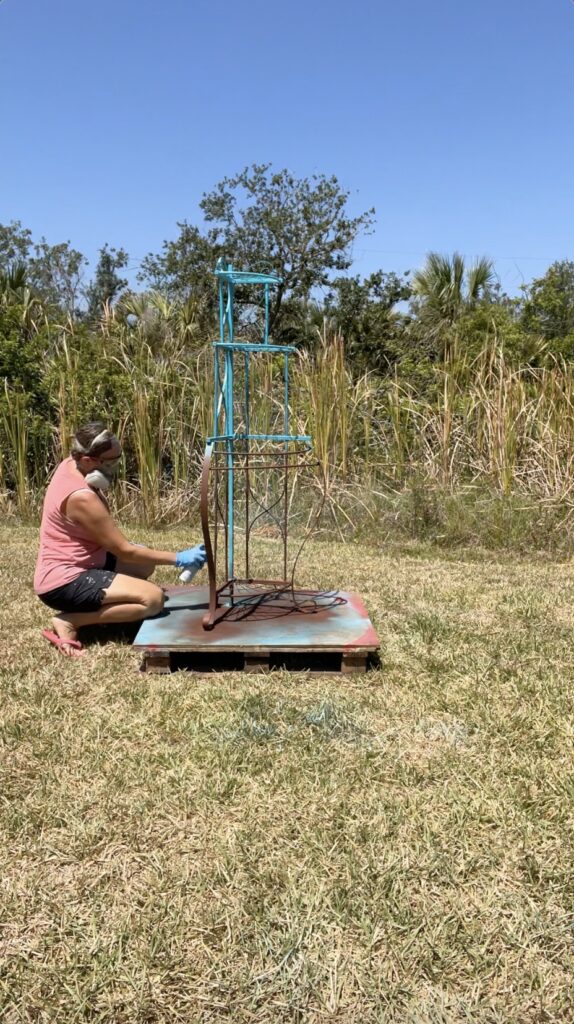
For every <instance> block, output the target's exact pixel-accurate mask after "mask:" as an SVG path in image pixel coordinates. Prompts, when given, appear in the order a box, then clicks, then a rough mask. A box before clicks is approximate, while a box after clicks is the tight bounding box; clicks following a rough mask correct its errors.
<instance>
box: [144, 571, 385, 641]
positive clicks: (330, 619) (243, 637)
mask: <svg viewBox="0 0 574 1024" xmlns="http://www.w3.org/2000/svg"><path fill="white" fill-rule="evenodd" d="M339 594H340V596H341V597H343V598H345V600H346V603H345V604H342V605H338V606H336V607H334V608H330V609H325V610H323V611H320V612H318V613H316V614H302V613H300V612H290V613H289V614H283V615H282V616H280V617H277V618H266V619H256V618H246V619H242V620H241V621H240V622H227V621H225V620H224V621H223V622H220V623H218V624H217V626H216V628H215V629H214V630H213V631H212V632H209V633H206V632H205V630H204V629H203V627H202V624H201V620H202V618H203V615H204V614H205V611H206V609H207V604H208V588H207V587H171V588H169V593H168V600H167V603H166V606H165V610H164V612H163V613H162V614H161V615H159V616H157V617H156V618H154V619H146V620H145V622H143V623H142V625H141V627H140V630H139V632H138V635H137V637H136V639H135V641H134V647H137V648H147V649H149V648H151V649H153V648H166V649H169V650H177V649H178V648H179V649H180V650H209V649H215V650H219V651H223V650H227V651H230V650H231V651H241V650H242V649H243V648H252V647H267V648H271V649H274V650H297V649H298V648H303V649H305V650H308V649H309V648H313V647H316V648H319V649H321V650H329V649H331V650H333V649H334V650H341V648H345V649H348V648H353V647H354V646H356V647H359V648H361V649H371V648H372V649H375V648H376V647H378V645H379V640H378V637H377V634H376V633H375V631H374V629H373V627H372V625H371V622H370V619H369V616H368V614H367V611H366V609H365V608H364V606H363V603H362V601H361V599H360V597H359V596H358V595H357V594H353V593H345V592H343V591H341V592H339Z"/></svg>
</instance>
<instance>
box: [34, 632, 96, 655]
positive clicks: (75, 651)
mask: <svg viewBox="0 0 574 1024" xmlns="http://www.w3.org/2000/svg"><path fill="white" fill-rule="evenodd" d="M42 636H43V637H45V638H46V640H48V641H49V643H51V644H53V645H54V647H57V648H58V650H59V651H60V652H61V653H62V654H65V651H63V650H62V648H63V647H71V648H72V650H71V651H70V654H69V655H68V657H72V658H79V657H80V654H85V653H86V652H85V651H84V649H83V647H82V645H81V643H80V641H79V640H65V639H64V638H63V637H61V636H58V634H57V633H54V632H53V631H52V630H51V629H43V630H42Z"/></svg>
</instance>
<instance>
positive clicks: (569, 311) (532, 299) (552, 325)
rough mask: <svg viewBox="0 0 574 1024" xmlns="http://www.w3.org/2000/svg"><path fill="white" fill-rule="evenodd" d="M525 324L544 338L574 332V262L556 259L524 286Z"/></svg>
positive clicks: (523, 313)
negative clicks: (542, 272)
mask: <svg viewBox="0 0 574 1024" xmlns="http://www.w3.org/2000/svg"><path fill="white" fill-rule="evenodd" d="M525 291H526V297H525V301H524V304H523V308H522V318H521V319H522V323H523V325H524V327H525V329H526V330H527V331H531V332H532V333H535V334H539V335H541V336H542V337H543V338H546V339H548V340H551V339H556V340H558V339H565V338H567V337H568V336H569V335H574V262H573V261H572V260H557V261H556V262H555V263H553V264H552V266H551V267H549V268H548V270H547V271H546V273H545V274H544V276H543V277H540V278H537V279H535V280H534V281H533V282H532V283H531V285H530V286H529V287H528V288H526V289H525Z"/></svg>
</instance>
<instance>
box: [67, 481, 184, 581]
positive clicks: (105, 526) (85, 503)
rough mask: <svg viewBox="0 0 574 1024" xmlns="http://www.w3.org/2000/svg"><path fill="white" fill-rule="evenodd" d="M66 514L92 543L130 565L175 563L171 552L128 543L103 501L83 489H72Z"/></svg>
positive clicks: (173, 553) (173, 554)
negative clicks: (84, 532)
mask: <svg viewBox="0 0 574 1024" xmlns="http://www.w3.org/2000/svg"><path fill="white" fill-rule="evenodd" d="M66 515H67V517H68V519H71V520H72V522H73V523H77V524H78V526H81V527H82V529H83V530H85V531H86V533H87V534H88V536H89V537H91V538H92V540H93V541H95V542H96V544H100V545H101V547H103V548H105V549H106V551H110V552H111V553H112V555H116V557H117V558H119V559H121V560H122V562H128V563H130V562H131V563H133V564H134V565H143V566H154V565H175V557H176V556H175V552H173V551H156V550H155V549H154V548H148V547H144V546H140V545H139V544H132V543H130V541H129V540H128V539H127V537H124V535H123V533H122V532H121V530H119V529H118V527H117V526H116V524H115V523H114V520H113V519H112V517H111V515H110V513H109V512H108V510H107V509H106V507H105V505H104V503H103V502H102V501H100V499H99V498H98V496H97V494H95V493H94V492H93V491H88V490H87V489H84V490H81V491H74V492H73V494H71V495H70V497H69V498H68V501H67V507H66Z"/></svg>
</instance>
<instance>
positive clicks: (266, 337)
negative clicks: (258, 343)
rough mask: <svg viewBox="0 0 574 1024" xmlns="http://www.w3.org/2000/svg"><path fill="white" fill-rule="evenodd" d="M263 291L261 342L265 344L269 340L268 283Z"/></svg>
mask: <svg viewBox="0 0 574 1024" xmlns="http://www.w3.org/2000/svg"><path fill="white" fill-rule="evenodd" d="M264 291H265V324H264V327H263V344H264V345H267V343H268V341H269V285H268V284H266V285H265V287H264Z"/></svg>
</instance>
